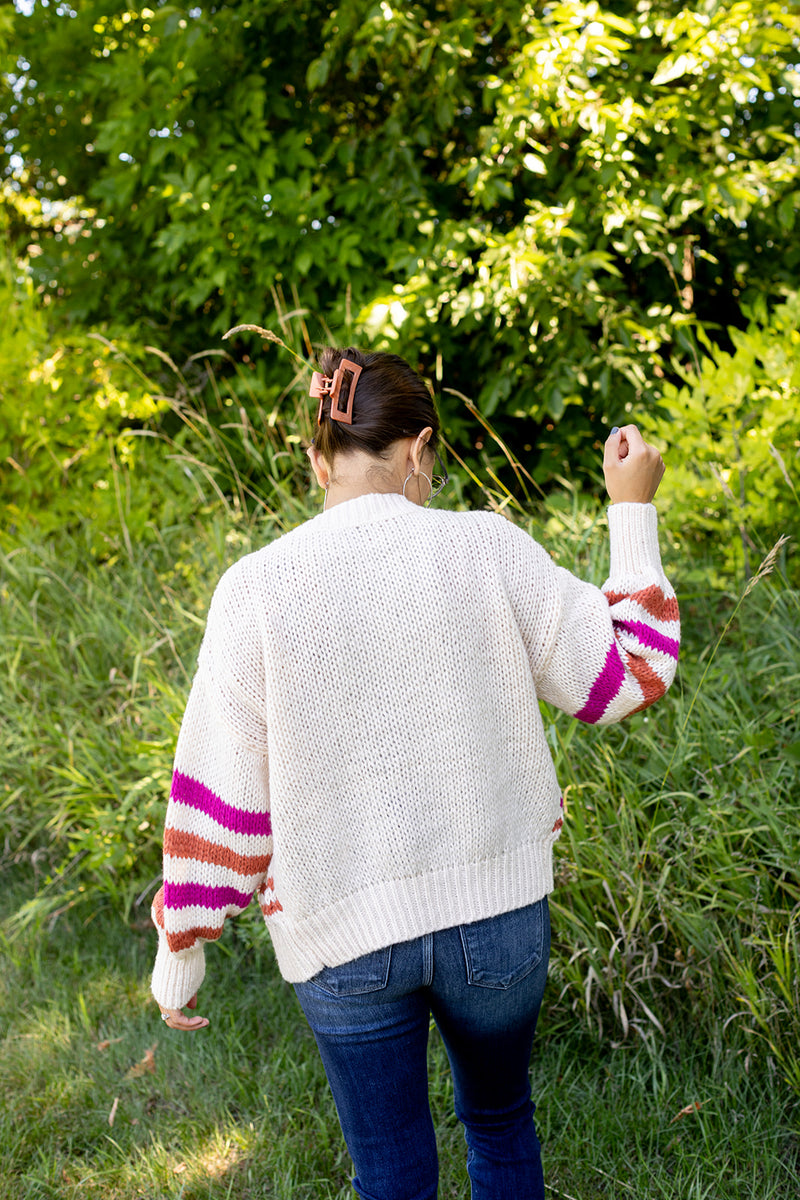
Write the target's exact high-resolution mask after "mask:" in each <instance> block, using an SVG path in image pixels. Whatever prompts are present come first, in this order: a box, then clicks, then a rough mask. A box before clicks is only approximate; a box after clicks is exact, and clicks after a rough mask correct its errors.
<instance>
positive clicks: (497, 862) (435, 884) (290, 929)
mask: <svg viewBox="0 0 800 1200" xmlns="http://www.w3.org/2000/svg"><path fill="white" fill-rule="evenodd" d="M557 836H558V835H557V834H553V835H551V836H549V837H548V838H547V839H545V840H544V841H541V840H537V841H534V842H528V843H526V844H524V845H522V846H515V847H513V848H512V849H509V850H507V851H506V852H505V853H503V854H501V855H499V856H498V857H493V858H485V859H480V860H479V861H477V862H470V863H464V864H461V865H460V866H450V867H443V868H441V869H439V870H437V871H432V872H429V873H426V874H425V875H418V876H414V877H413V878H410V879H392V880H387V881H383V882H380V883H376V884H373V885H372V886H369V887H365V888H363V889H362V890H361V891H359V892H357V893H356V894H354V895H351V896H347V897H346V898H343V899H342V900H340V901H338V902H337V903H335V904H329V905H328V906H327V907H326V908H325V909H324V910H322V911H320V912H317V913H314V914H313V915H312V916H308V917H306V918H304V919H303V920H299V921H291V920H286V919H285V917H284V915H283V914H280V915H279V916H278V917H277V918H276V917H270V918H268V919H267V922H266V923H267V928H268V930H269V932H270V935H271V937H272V943H273V946H274V948H275V955H276V957H277V960H278V967H279V969H280V972H281V974H282V975H283V977H284V979H286V980H287V981H288V982H289V983H302V982H304V981H305V980H307V979H310V978H311V977H312V976H314V975H316V974H317V972H318V971H320V970H322V968H323V967H336V966H339V965H340V964H341V963H345V962H349V961H350V960H351V959H354V958H359V957H360V956H361V955H362V954H369V953H370V952H371V951H373V950H379V949H380V948H381V947H383V946H391V945H394V944H396V943H398V942H406V941H410V940H411V939H412V938H415V937H421V936H422V935H423V934H426V933H434V932H435V931H436V930H438V929H449V928H450V927H451V926H454V925H468V924H471V923H472V922H473V921H480V920H482V919H483V918H484V917H494V916H497V915H498V914H499V913H503V912H508V911H510V910H511V909H514V908H522V907H523V906H524V905H526V904H533V903H534V902H535V901H536V900H541V899H542V897H543V896H546V895H548V894H549V893H550V892H552V890H553V852H552V851H553V843H554V842H555V841H556V840H557Z"/></svg>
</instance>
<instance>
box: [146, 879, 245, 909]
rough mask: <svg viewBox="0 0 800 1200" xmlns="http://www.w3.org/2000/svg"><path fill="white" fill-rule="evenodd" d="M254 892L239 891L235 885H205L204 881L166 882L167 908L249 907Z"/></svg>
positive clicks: (165, 904) (165, 905) (165, 899)
mask: <svg viewBox="0 0 800 1200" xmlns="http://www.w3.org/2000/svg"><path fill="white" fill-rule="evenodd" d="M251 899H252V892H239V891H237V889H236V888H233V887H205V886H204V885H203V884H202V883H165V884H164V907H165V908H171V909H176V908H194V907H198V908H213V909H217V910H218V909H220V908H227V906H228V905H229V904H235V905H236V907H237V908H247V906H248V904H249V903H250V901H251Z"/></svg>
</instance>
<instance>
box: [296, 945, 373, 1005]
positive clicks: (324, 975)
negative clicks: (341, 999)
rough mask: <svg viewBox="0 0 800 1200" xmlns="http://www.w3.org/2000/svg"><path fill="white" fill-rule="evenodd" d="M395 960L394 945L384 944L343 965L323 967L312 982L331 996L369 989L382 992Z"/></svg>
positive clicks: (351, 993) (357, 994)
mask: <svg viewBox="0 0 800 1200" xmlns="http://www.w3.org/2000/svg"><path fill="white" fill-rule="evenodd" d="M391 961H392V947H391V946H384V948H383V949H382V950H373V952H372V953H371V954H362V956H361V958H354V959H353V960H352V962H347V963H342V965H341V966H340V967H323V968H322V970H321V971H319V972H318V973H317V974H316V975H315V976H314V978H313V979H309V981H308V982H309V983H313V984H314V986H315V987H318V988H320V990H321V991H323V992H327V993H328V994H329V995H331V996H362V995H364V994H366V993H367V992H379V991H381V990H382V989H383V988H385V987H386V983H387V980H388V978H389V967H390V965H391Z"/></svg>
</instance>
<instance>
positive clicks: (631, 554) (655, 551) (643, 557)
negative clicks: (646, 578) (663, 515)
mask: <svg viewBox="0 0 800 1200" xmlns="http://www.w3.org/2000/svg"><path fill="white" fill-rule="evenodd" d="M608 529H609V534H610V537H611V563H610V569H609V577H610V578H611V579H617V578H620V577H621V578H627V577H628V576H630V575H640V574H641V573H642V571H643V570H646V569H647V568H648V567H649V568H650V569H652V568H655V569H656V570H658V571H660V570H661V553H660V550H659V547H658V512H657V510H656V508H655V506H654V505H653V504H632V503H624V504H612V505H611V506H610V507H609V509H608Z"/></svg>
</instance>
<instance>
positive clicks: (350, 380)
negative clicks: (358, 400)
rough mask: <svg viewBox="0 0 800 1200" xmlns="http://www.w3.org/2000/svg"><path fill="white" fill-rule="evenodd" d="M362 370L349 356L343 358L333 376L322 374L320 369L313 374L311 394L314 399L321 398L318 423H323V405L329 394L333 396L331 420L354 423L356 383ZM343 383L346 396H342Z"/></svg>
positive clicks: (346, 423)
mask: <svg viewBox="0 0 800 1200" xmlns="http://www.w3.org/2000/svg"><path fill="white" fill-rule="evenodd" d="M361 370H362V368H361V367H360V366H359V365H358V363H354V362H353V361H352V360H351V359H349V358H343V359H342V361H341V362H340V363H339V366H338V367H337V368H336V370H335V371H334V372H333V376H332V377H331V376H328V375H322V374H321V373H320V372H319V371H315V372H314V374H313V375H312V376H311V387H310V389H309V395H310V396H311V397H312V398H313V399H314V400H319V411H318V412H317V424H318V425H321V424H322V417H323V412H322V406H323V404H324V403H325V398H326V397H327V396H330V398H331V411H330V418H331V420H332V421H342V422H343V424H345V425H352V424H353V398H354V396H355V394H356V384H357V383H358V377H359V375H360V374H361ZM343 385H344V387H345V394H344V396H342V387H343ZM342 405H344V407H343V406H342Z"/></svg>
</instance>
